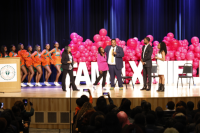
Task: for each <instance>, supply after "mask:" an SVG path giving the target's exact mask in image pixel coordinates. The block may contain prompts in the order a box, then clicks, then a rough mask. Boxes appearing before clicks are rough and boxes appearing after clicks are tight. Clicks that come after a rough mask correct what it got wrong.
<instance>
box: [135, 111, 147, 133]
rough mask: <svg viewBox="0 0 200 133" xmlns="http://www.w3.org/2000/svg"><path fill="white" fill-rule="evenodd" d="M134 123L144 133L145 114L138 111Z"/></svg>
mask: <svg viewBox="0 0 200 133" xmlns="http://www.w3.org/2000/svg"><path fill="white" fill-rule="evenodd" d="M134 124H136V125H137V126H139V127H140V128H141V129H142V131H143V132H144V133H146V130H145V116H144V114H142V113H139V114H137V115H135V118H134Z"/></svg>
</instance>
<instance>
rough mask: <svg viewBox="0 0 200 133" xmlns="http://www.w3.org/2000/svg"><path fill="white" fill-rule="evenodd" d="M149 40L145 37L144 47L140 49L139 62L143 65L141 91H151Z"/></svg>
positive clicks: (150, 49) (150, 48) (151, 51)
mask: <svg viewBox="0 0 200 133" xmlns="http://www.w3.org/2000/svg"><path fill="white" fill-rule="evenodd" d="M149 42H150V38H149V37H145V38H144V44H145V45H144V46H143V47H142V55H141V56H142V57H141V62H142V64H143V81H144V86H143V88H142V89H141V90H147V91H150V90H151V68H152V60H151V55H152V53H153V49H152V47H151V45H150V44H149ZM147 75H148V88H147Z"/></svg>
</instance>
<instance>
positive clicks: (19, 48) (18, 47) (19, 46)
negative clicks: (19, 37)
mask: <svg viewBox="0 0 200 133" xmlns="http://www.w3.org/2000/svg"><path fill="white" fill-rule="evenodd" d="M21 45H22V43H19V44H18V45H17V50H18V51H20V50H21Z"/></svg>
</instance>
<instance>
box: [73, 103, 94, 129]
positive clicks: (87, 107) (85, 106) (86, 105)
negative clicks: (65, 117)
mask: <svg viewBox="0 0 200 133" xmlns="http://www.w3.org/2000/svg"><path fill="white" fill-rule="evenodd" d="M92 109H93V110H94V108H93V106H92V104H91V103H89V102H85V103H84V104H83V106H82V107H81V110H79V112H78V114H77V116H76V120H75V122H74V125H73V130H75V129H76V127H77V122H78V120H79V119H80V118H81V116H82V115H83V114H84V113H85V112H86V111H88V110H92Z"/></svg>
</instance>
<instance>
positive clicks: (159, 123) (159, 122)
mask: <svg viewBox="0 0 200 133" xmlns="http://www.w3.org/2000/svg"><path fill="white" fill-rule="evenodd" d="M155 112H156V117H157V119H156V122H155V125H156V126H165V118H164V111H163V109H162V108H161V107H160V106H158V107H157V108H156V111H155Z"/></svg>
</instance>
